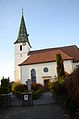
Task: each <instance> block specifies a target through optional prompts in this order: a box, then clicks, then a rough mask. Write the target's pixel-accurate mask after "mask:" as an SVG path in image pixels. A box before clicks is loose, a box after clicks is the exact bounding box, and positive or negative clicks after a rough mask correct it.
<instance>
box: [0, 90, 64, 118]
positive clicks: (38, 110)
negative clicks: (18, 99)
mask: <svg viewBox="0 0 79 119" xmlns="http://www.w3.org/2000/svg"><path fill="white" fill-rule="evenodd" d="M0 119H64V115H63V110H62V108H61V107H59V106H58V105H56V104H55V103H54V100H53V99H52V94H51V93H50V92H46V93H44V94H43V95H42V96H41V98H40V99H39V100H35V101H34V105H33V106H30V107H10V108H5V109H0Z"/></svg>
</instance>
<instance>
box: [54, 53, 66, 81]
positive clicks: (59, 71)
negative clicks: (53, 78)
mask: <svg viewBox="0 0 79 119" xmlns="http://www.w3.org/2000/svg"><path fill="white" fill-rule="evenodd" d="M56 62H57V74H58V79H61V78H62V77H63V78H64V77H65V72H64V65H63V60H62V57H61V55H60V54H56Z"/></svg>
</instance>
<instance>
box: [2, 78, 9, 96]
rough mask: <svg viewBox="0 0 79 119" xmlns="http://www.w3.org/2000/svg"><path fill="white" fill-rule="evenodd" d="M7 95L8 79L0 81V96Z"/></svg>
mask: <svg viewBox="0 0 79 119" xmlns="http://www.w3.org/2000/svg"><path fill="white" fill-rule="evenodd" d="M5 93H6V94H7V93H10V82H9V78H4V77H3V78H2V79H1V88H0V94H5Z"/></svg>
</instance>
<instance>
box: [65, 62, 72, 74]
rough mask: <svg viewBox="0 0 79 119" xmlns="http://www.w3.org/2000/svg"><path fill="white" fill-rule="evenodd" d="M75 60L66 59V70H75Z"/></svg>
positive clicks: (69, 71)
mask: <svg viewBox="0 0 79 119" xmlns="http://www.w3.org/2000/svg"><path fill="white" fill-rule="evenodd" d="M73 69H74V68H73V61H72V60H66V61H64V70H65V71H66V72H67V73H69V74H71V73H72V72H73Z"/></svg>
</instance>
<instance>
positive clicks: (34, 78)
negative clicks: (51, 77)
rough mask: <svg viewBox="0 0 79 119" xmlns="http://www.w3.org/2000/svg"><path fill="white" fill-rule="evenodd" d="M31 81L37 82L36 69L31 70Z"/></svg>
mask: <svg viewBox="0 0 79 119" xmlns="http://www.w3.org/2000/svg"><path fill="white" fill-rule="evenodd" d="M31 81H32V82H36V71H35V69H32V70H31Z"/></svg>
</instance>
